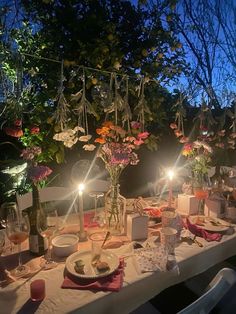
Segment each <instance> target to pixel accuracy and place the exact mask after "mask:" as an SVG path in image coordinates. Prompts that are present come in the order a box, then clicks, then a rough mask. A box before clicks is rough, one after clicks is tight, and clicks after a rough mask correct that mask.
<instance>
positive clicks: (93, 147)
mask: <svg viewBox="0 0 236 314" xmlns="http://www.w3.org/2000/svg"><path fill="white" fill-rule="evenodd" d="M95 148H96V146H95V145H93V144H86V145H84V146H83V149H84V150H88V151H90V152H92V151H93V150H94V149H95Z"/></svg>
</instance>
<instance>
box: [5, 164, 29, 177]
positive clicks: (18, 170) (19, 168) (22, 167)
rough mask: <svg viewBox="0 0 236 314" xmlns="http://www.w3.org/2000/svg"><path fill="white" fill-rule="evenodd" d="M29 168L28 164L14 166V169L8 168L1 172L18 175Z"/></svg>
mask: <svg viewBox="0 0 236 314" xmlns="http://www.w3.org/2000/svg"><path fill="white" fill-rule="evenodd" d="M26 167H27V162H25V163H23V164H22V165H18V166H14V167H11V168H10V167H8V168H7V169H3V170H1V172H2V173H6V174H9V175H13V176H14V175H16V174H19V173H21V172H22V171H24V170H25V169H26Z"/></svg>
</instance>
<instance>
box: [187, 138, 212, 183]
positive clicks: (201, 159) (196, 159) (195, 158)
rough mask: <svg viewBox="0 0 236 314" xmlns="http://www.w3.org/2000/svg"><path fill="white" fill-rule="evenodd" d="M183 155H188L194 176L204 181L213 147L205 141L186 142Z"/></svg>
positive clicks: (199, 181) (199, 180)
mask: <svg viewBox="0 0 236 314" xmlns="http://www.w3.org/2000/svg"><path fill="white" fill-rule="evenodd" d="M182 155H183V156H185V157H187V159H188V165H189V167H190V169H191V172H192V174H193V177H194V178H195V179H196V180H197V181H198V183H203V180H204V177H205V176H206V175H207V173H208V169H209V167H210V163H211V155H212V148H211V147H210V146H209V145H208V144H207V143H206V142H203V141H195V142H192V143H190V142H188V143H185V144H184V147H183V150H182Z"/></svg>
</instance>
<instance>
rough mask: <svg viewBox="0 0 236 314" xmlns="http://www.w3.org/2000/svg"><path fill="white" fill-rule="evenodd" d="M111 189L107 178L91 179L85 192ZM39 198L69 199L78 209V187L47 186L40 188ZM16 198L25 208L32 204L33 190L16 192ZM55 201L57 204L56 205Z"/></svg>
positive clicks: (45, 200)
mask: <svg viewBox="0 0 236 314" xmlns="http://www.w3.org/2000/svg"><path fill="white" fill-rule="evenodd" d="M108 189H109V182H108V181H105V180H98V179H95V180H91V181H89V182H87V183H86V189H85V194H86V193H87V192H92V191H96V192H106V191H108ZM39 198H40V201H41V202H42V203H43V202H52V201H56V203H58V204H59V203H60V202H61V201H69V202H70V206H69V207H70V208H73V209H74V210H75V211H77V203H76V202H75V199H76V189H73V188H68V187H54V186H53V187H45V188H43V189H39ZM16 200H17V204H18V208H19V210H24V209H26V208H29V207H31V206H32V192H28V193H25V194H23V195H19V194H18V193H17V194H16ZM56 203H55V205H56Z"/></svg>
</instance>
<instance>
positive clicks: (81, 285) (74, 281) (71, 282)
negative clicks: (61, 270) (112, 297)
mask: <svg viewBox="0 0 236 314" xmlns="http://www.w3.org/2000/svg"><path fill="white" fill-rule="evenodd" d="M124 266H125V264H124V260H123V259H121V260H120V265H119V267H118V269H117V270H116V271H115V272H114V273H112V274H110V275H108V276H106V277H101V278H96V279H86V278H75V277H71V276H70V275H69V274H67V275H66V276H65V278H64V281H63V283H62V285H61V288H63V289H80V290H96V291H115V292H117V291H119V290H120V289H121V288H122V285H123V274H124Z"/></svg>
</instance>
